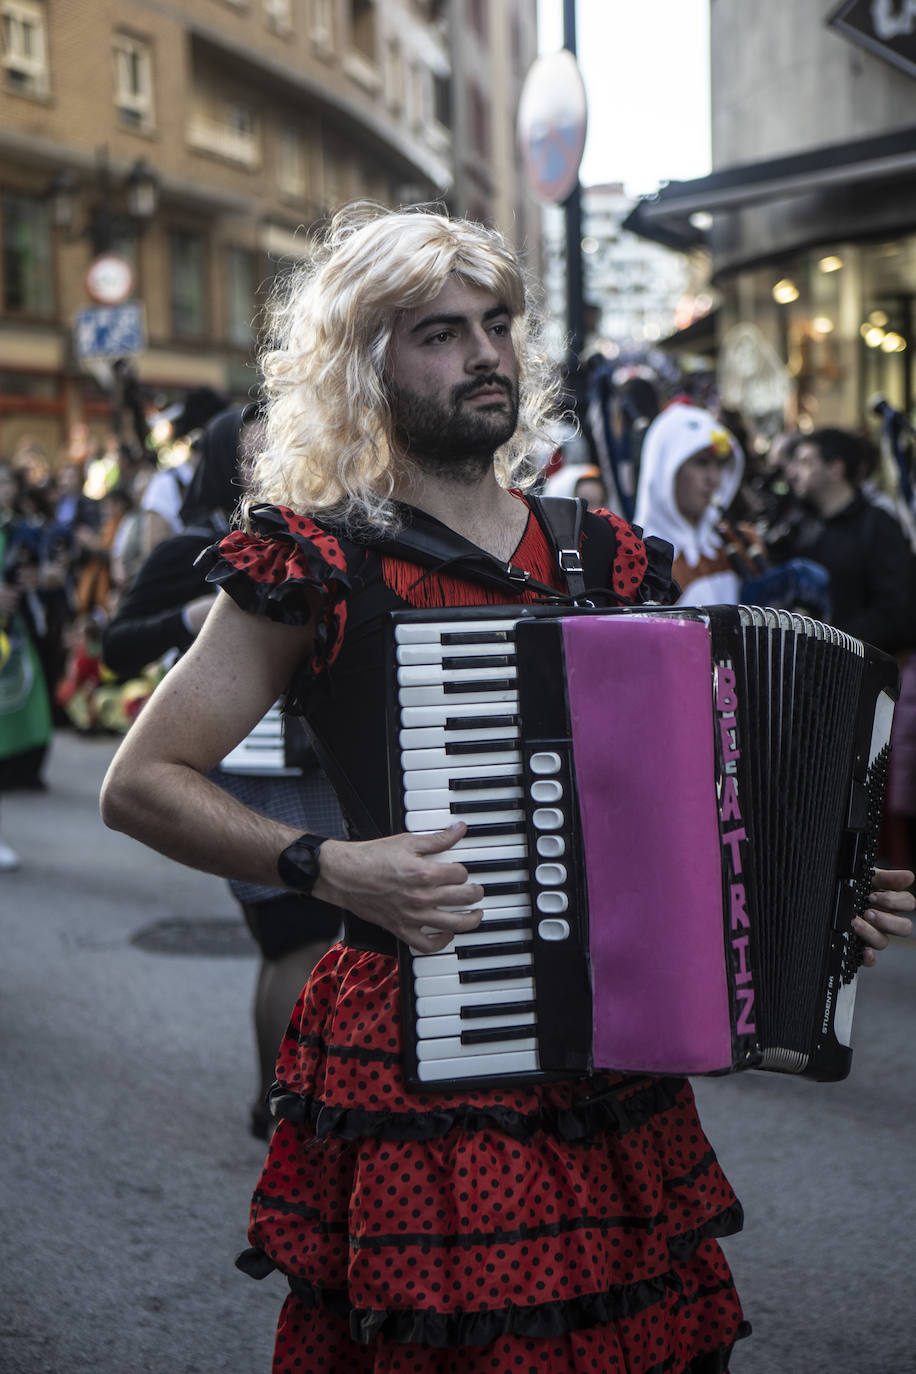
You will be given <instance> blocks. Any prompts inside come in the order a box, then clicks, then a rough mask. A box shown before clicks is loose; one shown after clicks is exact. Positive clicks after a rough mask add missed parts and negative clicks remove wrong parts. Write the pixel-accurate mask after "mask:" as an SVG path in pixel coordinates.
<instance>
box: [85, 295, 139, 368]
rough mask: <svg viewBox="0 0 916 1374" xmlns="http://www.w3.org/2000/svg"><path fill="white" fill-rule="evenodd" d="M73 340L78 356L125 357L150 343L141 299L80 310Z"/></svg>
mask: <svg viewBox="0 0 916 1374" xmlns="http://www.w3.org/2000/svg"><path fill="white" fill-rule="evenodd" d="M73 342H74V346H75V348H76V356H77V357H78V358H123V357H125V356H126V355H127V354H129V353H139V352H140V350H141V348H144V347H145V346H146V331H145V329H144V325H143V306H142V304H141V303H140V301H125V302H124V304H123V305H100V306H96V307H95V308H94V309H92V310H80V311H78V312H77V316H76V320H75V321H74V324H73Z"/></svg>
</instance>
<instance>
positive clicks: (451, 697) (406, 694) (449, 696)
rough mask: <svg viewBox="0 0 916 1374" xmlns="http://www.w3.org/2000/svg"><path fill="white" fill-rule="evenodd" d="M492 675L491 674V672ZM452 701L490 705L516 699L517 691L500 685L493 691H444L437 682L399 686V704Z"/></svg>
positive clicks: (413, 704) (416, 704)
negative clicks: (417, 685)
mask: <svg viewBox="0 0 916 1374" xmlns="http://www.w3.org/2000/svg"><path fill="white" fill-rule="evenodd" d="M491 677H493V674H491ZM453 701H467V702H473V703H474V704H475V705H477V706H490V705H492V703H493V702H502V701H514V702H517V701H518V693H517V692H515V691H513V690H512V688H510V687H500V688H499V689H498V690H497V691H495V692H461V693H454V692H446V691H445V690H444V688H442V687H440V686H439V685H438V684H431V685H430V686H428V687H401V688H399V690H398V702H399V703H400V705H401V706H445V705H447V704H449V703H451V702H453Z"/></svg>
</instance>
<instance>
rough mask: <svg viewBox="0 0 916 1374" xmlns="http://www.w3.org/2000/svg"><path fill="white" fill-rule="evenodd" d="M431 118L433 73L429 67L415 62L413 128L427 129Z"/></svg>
mask: <svg viewBox="0 0 916 1374" xmlns="http://www.w3.org/2000/svg"><path fill="white" fill-rule="evenodd" d="M432 118H433V74H432V72H431V71H430V70H429V67H427V66H425V65H424V63H422V62H417V63H416V64H415V66H414V69H413V124H414V128H415V129H428V128H429V126H430V124H431V123H432Z"/></svg>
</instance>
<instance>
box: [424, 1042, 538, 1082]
mask: <svg viewBox="0 0 916 1374" xmlns="http://www.w3.org/2000/svg"><path fill="white" fill-rule="evenodd" d="M524 1043H525V1042H524V1041H523V1042H522V1044H523V1045H524ZM477 1048H478V1049H480V1048H481V1047H480V1046H479V1045H478V1046H477ZM539 1069H540V1061H539V1059H538V1053H537V1049H536V1048H534V1049H528V1050H526V1049H523V1048H519V1047H516V1048H515V1049H514V1050H511V1051H509V1052H508V1053H506V1054H480V1055H474V1056H472V1057H471V1058H468V1059H464V1058H457V1059H434V1060H432V1061H431V1062H424V1063H422V1064H418V1066H417V1077H418V1078H419V1079H420V1081H421V1082H423V1083H437V1082H439V1083H441V1082H446V1081H447V1080H448V1079H450V1078H477V1077H484V1076H486V1077H487V1078H491V1077H508V1075H509V1074H516V1073H532V1072H534V1073H536V1072H537V1071H538V1070H539Z"/></svg>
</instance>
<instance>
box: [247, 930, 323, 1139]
mask: <svg viewBox="0 0 916 1374" xmlns="http://www.w3.org/2000/svg"><path fill="white" fill-rule="evenodd" d="M331 943H332V941H331V940H320V941H319V940H315V941H313V942H312V943H311V944H308V945H301V946H300V947H299V949H294V950H291V951H290V953H289V954H284V955H282V956H281V957H280V958H279V959H262V961H261V966H260V968H259V969H258V978H257V983H256V985H255V995H254V1029H255V1041H256V1045H257V1055H258V1074H259V1077H260V1088H259V1090H258V1099H257V1103H256V1104H255V1108H254V1109H253V1110H252V1121H251V1125H252V1132H253V1133H254V1134H260V1130H259V1129H256V1128H257V1127H259V1126H260V1124H261V1123H262V1122H264V1123H266V1125H265V1132H266V1133H269V1131H270V1129H271V1124H272V1123H271V1122H270V1120H269V1118H268V1117H267V1115H266V1109H265V1110H264V1112H263V1113H259V1112H258V1111H257V1108H258V1107H264V1098H265V1097H266V1095H267V1091H268V1089H269V1088H270V1085H271V1083H273V1081H274V1077H275V1074H274V1066H275V1064H276V1059H277V1051H278V1050H279V1048H280V1042H281V1040H282V1039H283V1036H284V1034H285V1033H286V1028H287V1026H288V1025H289V1018H290V1014H291V1013H292V1010H293V1007H294V1006H295V1004H296V998H297V997H298V996H299V993H300V992H301V991H302V989H303V987H304V986H305V984H306V982H307V981H308V976H309V974H310V973H311V971H312V969H313V968H314V967H315V965H316V964H317V962H318V960H319V959H320V958H321V956H322V955H323V954H324V952H325V950H326V949H327V948H328V947H329V945H330V944H331Z"/></svg>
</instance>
